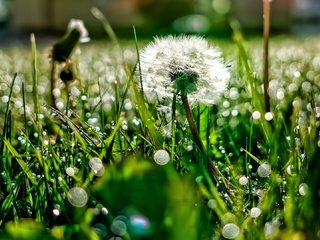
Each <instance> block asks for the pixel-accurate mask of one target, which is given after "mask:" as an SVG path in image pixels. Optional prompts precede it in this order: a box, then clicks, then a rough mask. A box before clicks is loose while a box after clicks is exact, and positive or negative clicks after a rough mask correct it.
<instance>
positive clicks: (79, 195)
mask: <svg viewBox="0 0 320 240" xmlns="http://www.w3.org/2000/svg"><path fill="white" fill-rule="evenodd" d="M67 197H68V200H69V202H70V203H71V204H72V205H73V206H75V207H83V206H85V205H86V204H87V202H88V194H87V192H86V191H85V190H84V189H83V188H80V187H74V188H71V189H70V190H69V191H68V194H67Z"/></svg>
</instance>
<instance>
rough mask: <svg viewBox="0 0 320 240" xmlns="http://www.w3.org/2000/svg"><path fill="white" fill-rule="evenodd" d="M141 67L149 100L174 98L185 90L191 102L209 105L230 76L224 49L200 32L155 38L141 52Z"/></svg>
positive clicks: (224, 87) (214, 100)
mask: <svg viewBox="0 0 320 240" xmlns="http://www.w3.org/2000/svg"><path fill="white" fill-rule="evenodd" d="M140 68H141V76H142V81H143V90H144V92H145V94H146V97H147V99H148V100H155V99H159V100H165V99H172V98H173V95H174V93H175V92H177V91H178V92H179V91H185V93H188V97H189V101H190V103H191V104H193V103H196V102H200V103H204V104H207V105H210V104H213V103H215V102H216V101H217V100H218V98H219V96H220V94H221V93H223V92H224V91H225V90H226V85H227V82H228V80H229V79H230V73H229V71H228V70H227V68H226V66H225V64H224V63H223V60H222V58H221V53H220V52H219V51H218V50H217V49H215V48H212V47H211V46H210V45H209V43H208V42H207V41H206V40H205V39H203V38H201V37H197V36H178V37H173V36H167V37H163V38H156V39H155V41H154V42H153V43H151V44H149V45H147V46H146V48H145V49H144V50H143V51H142V52H141V56H140ZM139 74H140V73H139V72H138V75H139Z"/></svg>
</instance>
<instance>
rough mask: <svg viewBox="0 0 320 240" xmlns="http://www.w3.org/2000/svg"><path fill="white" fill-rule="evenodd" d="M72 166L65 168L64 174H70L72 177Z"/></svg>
mask: <svg viewBox="0 0 320 240" xmlns="http://www.w3.org/2000/svg"><path fill="white" fill-rule="evenodd" d="M74 172H75V171H74V168H73V167H68V168H67V169H66V174H67V175H68V176H70V177H72V176H73V175H74Z"/></svg>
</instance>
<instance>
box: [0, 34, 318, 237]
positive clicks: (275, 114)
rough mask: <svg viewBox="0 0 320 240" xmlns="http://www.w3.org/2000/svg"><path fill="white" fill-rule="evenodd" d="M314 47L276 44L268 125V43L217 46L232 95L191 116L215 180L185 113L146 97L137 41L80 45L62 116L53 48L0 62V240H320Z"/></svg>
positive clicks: (313, 41) (17, 51) (11, 51)
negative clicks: (161, 158) (162, 156)
mask: <svg viewBox="0 0 320 240" xmlns="http://www.w3.org/2000/svg"><path fill="white" fill-rule="evenodd" d="M318 40H319V38H317V37H315V38H308V39H296V40H293V39H282V38H279V39H276V38H273V39H271V41H270V51H269V55H270V59H269V65H270V72H269V75H270V82H269V96H270V107H271V108H270V109H271V111H270V112H267V113H265V112H264V105H263V104H264V96H263V94H262V92H263V81H262V79H263V76H262V73H263V71H262V61H263V60H262V48H261V42H260V40H259V41H257V40H250V41H249V42H245V41H244V40H243V38H242V36H241V33H240V32H238V31H235V34H234V42H232V43H231V42H230V43H223V42H221V43H219V44H218V45H219V46H220V48H221V49H222V50H223V53H224V55H225V57H226V59H227V62H228V63H230V64H231V71H232V80H231V82H230V84H229V87H228V90H227V91H226V92H225V93H224V95H223V96H222V97H221V100H220V101H219V102H218V103H217V104H216V105H215V106H213V107H207V106H204V105H198V106H195V107H194V108H193V109H192V111H193V115H194V118H195V124H196V126H197V128H198V130H199V134H200V137H201V139H202V141H203V143H204V146H205V147H206V149H207V152H208V153H207V154H208V156H209V161H210V164H211V166H212V168H211V169H210V168H209V169H204V168H203V167H201V164H199V162H200V161H201V159H202V158H203V155H202V154H201V152H200V151H198V150H197V147H196V146H195V145H194V143H193V140H192V139H193V138H192V133H191V132H190V130H189V127H188V124H187V122H186V121H185V117H184V115H183V106H182V105H181V104H179V103H177V104H176V106H175V112H176V114H175V116H174V118H172V116H170V115H169V116H168V114H167V115H166V113H164V112H158V111H157V108H158V105H157V104H151V103H147V102H145V100H144V96H143V95H142V94H141V92H140V91H139V88H138V86H139V85H140V79H139V78H138V77H135V75H134V72H135V65H136V61H137V53H139V49H141V48H142V47H143V45H144V43H143V42H139V40H138V41H137V44H136V43H135V42H134V41H132V42H123V43H120V45H121V46H120V47H119V46H118V44H119V42H116V43H108V42H103V43H101V42H100V43H99V42H93V43H90V44H87V45H82V46H80V48H81V52H75V53H74V55H73V57H72V59H73V62H74V64H75V66H76V72H77V80H76V81H73V82H72V83H71V84H70V86H68V87H69V89H70V92H71V95H68V93H67V91H66V89H65V87H66V86H64V84H63V83H62V82H59V83H58V87H59V89H60V91H58V92H57V93H56V99H57V106H58V107H59V110H55V109H53V108H51V107H50V106H49V105H50V104H49V103H50V101H51V100H50V99H51V95H50V93H49V91H48V89H49V88H48V86H50V61H49V59H48V58H47V56H48V52H49V50H48V49H49V47H48V48H38V49H37V47H36V41H35V39H34V38H33V37H32V41H31V42H32V44H31V47H30V49H28V48H18V47H12V48H8V49H3V50H1V51H0V58H1V62H2V64H1V66H0V96H1V98H0V118H1V122H0V128H1V135H0V143H1V145H0V146H1V149H0V156H1V161H2V163H1V164H0V172H1V175H0V216H1V219H0V226H1V230H0V238H1V239H175V240H180V239H181V240H182V239H190V240H192V239H319V238H320V236H319V234H320V232H319V228H320V220H319V218H318V216H319V214H320V212H319V207H318V206H319V202H320V201H319V200H320V199H319V189H318V187H317V186H318V182H319V180H320V172H319V171H320V170H319V169H320V167H319V161H318V160H319V157H318V156H319V147H320V139H319V126H320V121H319V117H320V106H319V104H320V99H319V96H318V94H317V93H318V92H319V84H320V83H319V76H320V59H319V56H318V52H319V51H320V45H319V43H318ZM212 42H214V40H212ZM114 44H116V47H114ZM57 70H58V71H59V70H61V69H60V68H59V66H57ZM72 103H75V104H73V105H72ZM171 119H174V120H175V121H174V122H172V121H171ZM159 149H164V150H166V151H167V152H168V153H170V162H169V163H168V164H166V165H163V166H160V165H157V164H156V163H155V161H154V159H153V158H154V153H155V152H156V150H159ZM101 161H102V163H103V165H101ZM217 172H218V173H220V174H219V175H215V174H212V173H217ZM260 211H261V214H259V213H260ZM238 231H239V232H238Z"/></svg>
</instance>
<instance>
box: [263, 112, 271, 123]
mask: <svg viewBox="0 0 320 240" xmlns="http://www.w3.org/2000/svg"><path fill="white" fill-rule="evenodd" d="M264 118H265V119H266V120H267V121H271V120H272V119H273V114H272V112H267V113H266V114H265V115H264Z"/></svg>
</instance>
